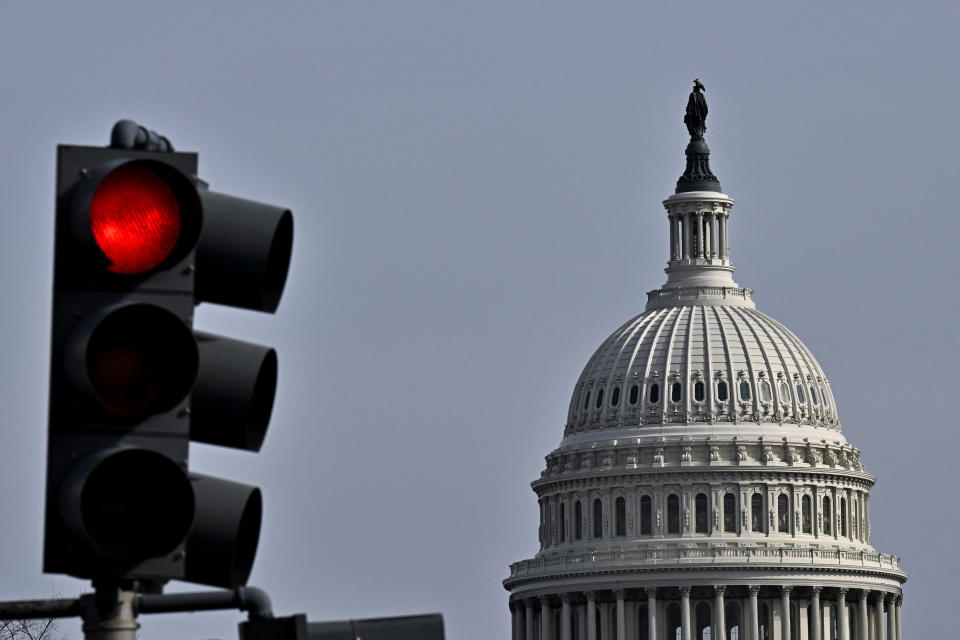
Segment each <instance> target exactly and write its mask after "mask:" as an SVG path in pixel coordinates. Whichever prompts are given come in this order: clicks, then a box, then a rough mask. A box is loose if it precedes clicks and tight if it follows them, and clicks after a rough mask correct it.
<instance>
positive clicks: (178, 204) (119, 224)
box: [74, 160, 201, 276]
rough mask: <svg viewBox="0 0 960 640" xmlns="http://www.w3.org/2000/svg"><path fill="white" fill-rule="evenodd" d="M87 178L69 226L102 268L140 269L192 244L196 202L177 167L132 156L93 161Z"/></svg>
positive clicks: (171, 258) (175, 256) (169, 259)
mask: <svg viewBox="0 0 960 640" xmlns="http://www.w3.org/2000/svg"><path fill="white" fill-rule="evenodd" d="M91 178H92V179H90V180H87V181H85V182H84V183H82V187H81V190H80V193H78V194H76V196H77V197H76V200H75V201H74V203H75V208H74V216H75V219H74V228H75V229H76V230H77V232H79V233H80V235H81V238H83V239H84V240H85V242H84V244H86V245H87V246H88V247H90V249H91V250H92V251H93V252H94V253H96V254H99V256H100V258H101V259H102V260H103V261H104V262H105V263H106V264H105V266H104V268H105V269H106V270H107V271H109V272H111V273H115V274H119V275H124V276H128V275H129V276H132V275H139V274H145V273H148V272H150V271H153V270H155V269H157V268H161V267H163V266H165V265H170V264H173V263H175V262H176V261H177V260H180V259H182V258H183V257H184V256H185V255H186V254H187V253H189V252H190V251H191V250H192V249H193V247H194V245H195V244H196V241H197V238H198V236H199V233H200V226H201V205H200V198H199V196H198V195H197V191H196V187H195V186H194V185H193V183H192V182H191V181H190V180H189V179H188V178H187V177H186V176H185V175H184V174H183V173H181V172H180V171H178V170H177V169H175V168H173V167H172V166H170V165H167V164H164V163H161V162H155V161H147V160H134V161H126V162H121V163H119V164H116V163H110V164H108V165H104V166H101V167H98V168H97V169H96V170H95V171H94V175H93V176H91ZM91 241H92V242H91ZM91 245H92V246H91Z"/></svg>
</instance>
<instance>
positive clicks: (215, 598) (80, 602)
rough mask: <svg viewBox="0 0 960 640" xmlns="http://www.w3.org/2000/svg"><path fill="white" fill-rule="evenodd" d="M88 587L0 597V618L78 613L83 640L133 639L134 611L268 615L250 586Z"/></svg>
mask: <svg viewBox="0 0 960 640" xmlns="http://www.w3.org/2000/svg"><path fill="white" fill-rule="evenodd" d="M94 588H95V592H94V593H92V594H86V595H82V596H80V597H79V598H64V599H57V600H15V601H10V602H0V620H27V619H31V618H77V617H80V618H82V619H83V637H84V640H136V637H137V629H138V628H139V627H140V624H139V623H138V622H137V616H138V615H140V614H146V613H183V612H195V611H216V610H225V609H237V610H240V611H245V612H246V613H247V614H248V618H249V620H250V621H260V620H268V619H272V618H273V606H272V604H271V602H270V596H268V595H267V592H266V591H264V590H263V589H258V588H256V587H237V588H236V589H231V590H228V591H199V592H191V593H171V594H152V593H149V594H147V593H145V594H140V593H137V590H136V588H135V585H134V584H130V583H128V584H117V583H112V584H110V583H97V584H95V585H94Z"/></svg>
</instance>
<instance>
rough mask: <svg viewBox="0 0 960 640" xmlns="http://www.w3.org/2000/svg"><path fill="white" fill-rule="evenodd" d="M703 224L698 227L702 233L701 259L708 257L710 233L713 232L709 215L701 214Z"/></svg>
mask: <svg viewBox="0 0 960 640" xmlns="http://www.w3.org/2000/svg"><path fill="white" fill-rule="evenodd" d="M702 220H703V224H701V225H700V230H701V231H702V232H703V233H702V235H703V257H704V258H709V257H710V232H711V231H712V230H713V225H712V224H711V222H710V214H709V213H705V214H703V218H702Z"/></svg>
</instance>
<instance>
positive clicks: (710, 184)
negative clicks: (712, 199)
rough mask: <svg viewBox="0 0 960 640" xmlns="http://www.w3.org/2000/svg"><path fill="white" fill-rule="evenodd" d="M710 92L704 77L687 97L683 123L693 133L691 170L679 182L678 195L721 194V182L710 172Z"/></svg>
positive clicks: (694, 83)
mask: <svg viewBox="0 0 960 640" xmlns="http://www.w3.org/2000/svg"><path fill="white" fill-rule="evenodd" d="M706 89H707V88H706V87H705V86H704V84H703V83H702V82H700V78H694V80H693V91H691V92H690V97H689V98H687V112H686V113H685V114H684V116H683V123H684V124H685V125H687V132H688V133H689V134H690V144H688V145H687V169H686V171H684V172H683V175H682V176H680V179H679V180H677V193H684V192H687V191H720V181H719V180H717V176H715V175H713V173H712V172H711V171H710V147H708V146H707V143H706V142H704V140H703V134H704V133H705V132H706V131H707V99H706V97H705V96H704V95H703V92H704V91H706Z"/></svg>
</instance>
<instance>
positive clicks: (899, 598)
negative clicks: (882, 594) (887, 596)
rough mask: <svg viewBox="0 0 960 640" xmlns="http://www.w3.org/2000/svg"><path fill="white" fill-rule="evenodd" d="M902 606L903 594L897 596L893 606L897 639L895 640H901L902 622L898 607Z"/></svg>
mask: <svg viewBox="0 0 960 640" xmlns="http://www.w3.org/2000/svg"><path fill="white" fill-rule="evenodd" d="M902 605H903V594H902V593H901V594H900V595H898V596H897V599H896V601H895V602H894V604H893V610H894V611H896V612H897V638H896V640H903V624H902V622H903V620H902V619H901V617H900V607H901V606H902Z"/></svg>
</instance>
